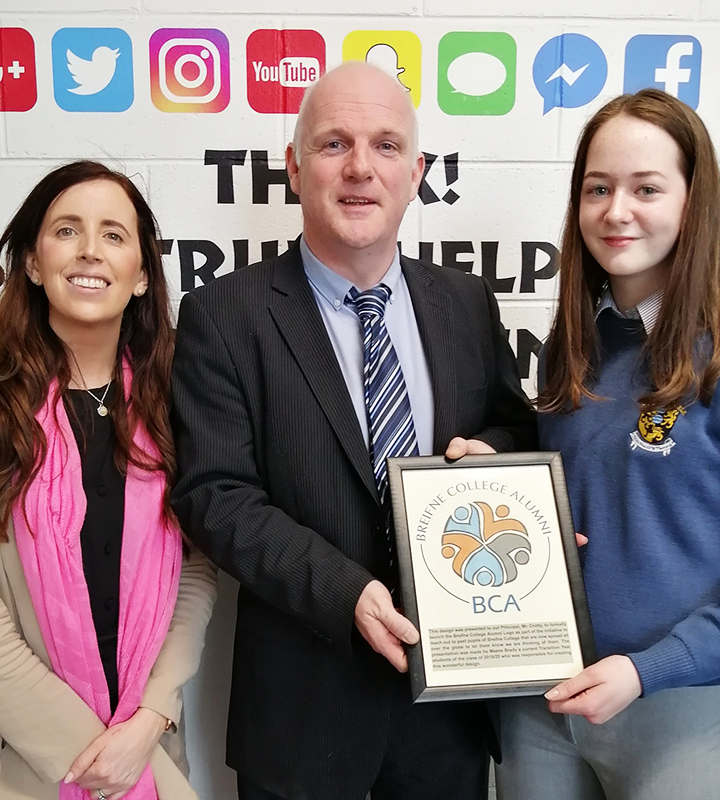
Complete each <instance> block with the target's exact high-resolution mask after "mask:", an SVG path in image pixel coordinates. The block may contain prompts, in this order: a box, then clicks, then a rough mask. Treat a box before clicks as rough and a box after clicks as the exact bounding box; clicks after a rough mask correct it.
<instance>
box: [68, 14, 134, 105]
mask: <svg viewBox="0 0 720 800" xmlns="http://www.w3.org/2000/svg"><path fill="white" fill-rule="evenodd" d="M52 64H53V85H54V90H55V102H56V103H57V104H58V105H59V106H60V108H62V109H63V110H64V111H96V112H97V111H110V112H118V111H127V109H128V108H130V106H131V105H132V104H133V100H134V97H135V95H134V87H133V61H132V41H131V40H130V37H129V36H128V34H127V33H126V32H125V31H123V30H121V29H120V28H61V29H60V30H59V31H57V33H56V34H55V35H54V36H53V39H52Z"/></svg>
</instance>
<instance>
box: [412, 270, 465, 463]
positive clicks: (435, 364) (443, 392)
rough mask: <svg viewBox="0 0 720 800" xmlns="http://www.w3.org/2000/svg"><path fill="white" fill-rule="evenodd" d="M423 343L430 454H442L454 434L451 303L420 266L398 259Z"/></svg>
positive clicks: (429, 274) (455, 404) (454, 384)
mask: <svg viewBox="0 0 720 800" xmlns="http://www.w3.org/2000/svg"><path fill="white" fill-rule="evenodd" d="M401 264H402V268H403V273H404V275H405V280H406V281H407V285H408V290H409V292H410V297H411V299H412V303H413V310H414V312H415V319H416V320H417V324H418V330H419V331H420V338H421V339H422V343H423V349H424V350H425V357H426V358H427V363H428V369H429V370H430V381H431V383H432V389H433V399H434V406H435V412H434V433H433V452H434V453H440V454H441V453H444V452H445V449H446V448H447V446H448V442H449V441H450V439H451V438H452V436H453V435H454V431H455V409H456V408H457V391H456V389H457V387H456V376H455V351H454V349H453V341H452V335H451V331H452V319H453V318H452V302H451V299H450V297H449V296H448V294H447V293H446V290H445V287H444V286H443V284H442V282H441V281H437V280H435V278H434V276H433V275H432V274H431V273H430V272H429V271H428V270H426V269H425V268H424V267H423V266H422V264H419V263H418V262H413V261H410V260H408V259H406V258H401Z"/></svg>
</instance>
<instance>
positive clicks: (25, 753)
mask: <svg viewBox="0 0 720 800" xmlns="http://www.w3.org/2000/svg"><path fill="white" fill-rule="evenodd" d="M104 730H105V725H103V723H102V722H101V721H100V719H99V717H98V716H97V715H96V714H95V712H94V711H92V709H90V707H89V706H88V705H86V703H85V702H84V701H83V700H82V699H81V698H80V697H79V696H78V695H77V694H76V693H75V692H74V691H73V690H72V689H71V688H70V686H69V685H68V684H67V683H65V681H63V680H61V679H60V678H58V676H57V675H55V673H54V672H52V671H51V670H50V669H48V667H46V666H45V664H44V663H43V662H42V661H41V660H40V659H39V658H38V657H37V656H36V655H35V653H34V652H33V651H32V650H31V648H30V646H29V645H28V644H27V642H26V641H25V640H24V639H23V638H22V636H21V635H20V633H19V632H18V630H17V628H16V626H15V623H14V622H13V621H12V618H11V616H10V613H9V611H8V608H7V606H6V605H5V603H3V602H2V600H0V737H2V738H3V739H5V740H6V741H7V742H8V744H9V745H10V746H11V747H12V748H13V749H14V750H15V751H16V752H17V753H18V754H19V755H20V756H22V758H24V759H25V761H27V763H28V764H29V765H30V767H31V768H32V769H33V770H34V771H35V772H36V773H37V774H38V776H39V777H40V778H41V779H42V780H44V781H47V782H48V783H58V782H59V781H61V780H62V779H63V778H64V777H65V775H66V774H67V771H68V769H70V765H71V764H72V762H73V761H74V760H75V759H76V758H77V757H78V756H79V755H80V753H81V752H82V751H83V750H84V749H85V748H86V747H87V746H88V745H89V744H90V743H91V742H92V741H93V740H94V739H96V738H97V737H98V736H99V735H100V734H101V733H102V732H103V731H104Z"/></svg>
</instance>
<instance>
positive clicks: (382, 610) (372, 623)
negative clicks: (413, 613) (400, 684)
mask: <svg viewBox="0 0 720 800" xmlns="http://www.w3.org/2000/svg"><path fill="white" fill-rule="evenodd" d="M355 624H356V625H357V629H358V630H359V631H360V633H361V634H362V635H363V636H364V637H365V639H367V641H368V642H369V643H370V645H371V646H372V649H373V650H374V651H375V652H376V653H380V655H382V656H385V658H387V660H388V661H389V662H390V663H391V664H392V665H393V666H394V667H395V669H397V670H398V671H399V672H407V668H408V666H407V656H406V655H405V650H404V649H403V642H405V643H406V644H416V643H417V641H418V640H419V639H420V634H419V633H418V632H417V630H415V626H414V625H413V624H412V622H410V620H409V619H408V618H407V617H403V615H402V614H400V613H399V612H398V611H397V610H396V609H395V606H394V605H393V601H392V597H391V596H390V592H389V591H388V590H387V589H386V588H385V586H384V585H383V584H382V583H380V581H370V583H368V585H367V586H366V587H365V588H364V589H363V591H362V594H361V595H360V598H359V600H358V602H357V606H355Z"/></svg>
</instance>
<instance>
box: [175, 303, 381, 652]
mask: <svg viewBox="0 0 720 800" xmlns="http://www.w3.org/2000/svg"><path fill="white" fill-rule="evenodd" d="M239 324H241V323H239ZM245 335H246V336H248V337H250V336H251V334H250V333H249V332H246V334H245ZM240 374H241V370H238V369H236V367H235V365H234V363H233V360H232V357H231V355H230V352H229V350H228V348H227V345H226V343H225V341H224V340H223V337H222V335H221V333H220V332H219V330H218V329H217V326H216V325H215V323H214V321H213V320H212V319H211V317H210V315H209V313H208V311H207V310H206V308H205V307H204V306H203V305H202V303H201V301H200V299H199V298H198V297H197V296H196V295H194V294H189V295H186V297H185V298H184V299H183V301H182V304H181V307H180V316H179V320H178V331H177V343H176V350H175V360H174V364H173V426H174V432H175V439H176V445H177V452H178V465H179V475H180V477H179V480H178V483H177V485H176V487H175V490H174V492H173V496H172V502H173V507H174V509H175V512H176V513H177V515H178V518H179V519H180V522H181V524H182V526H183V529H184V530H185V531H186V533H187V535H188V536H189V537H190V538H191V539H192V540H193V541H194V542H195V544H197V546H198V547H199V548H200V549H201V550H202V551H203V552H204V553H205V554H206V555H207V556H208V557H209V558H210V559H211V560H212V561H213V562H214V563H215V564H217V565H218V566H219V567H220V568H221V569H223V570H224V571H225V572H227V573H228V574H230V575H231V576H233V577H235V578H236V579H237V580H239V581H240V582H241V583H242V584H244V585H245V586H246V587H247V588H248V589H249V590H250V591H251V592H253V593H254V594H255V595H257V596H258V597H259V598H260V599H262V600H263V601H264V602H266V603H268V604H269V605H271V606H274V607H275V608H276V609H278V610H280V611H281V612H283V613H285V614H288V615H290V616H291V617H293V618H295V619H297V620H298V621H300V622H302V623H304V624H305V625H306V626H308V627H309V628H311V629H312V630H313V631H315V632H316V633H318V634H319V635H321V636H322V637H324V638H326V639H329V640H330V641H333V642H336V643H338V644H340V645H342V646H345V647H347V648H349V647H350V636H351V633H352V628H353V623H354V616H355V606H356V605H357V600H358V598H359V596H360V594H361V593H362V590H363V589H364V588H365V586H366V585H367V584H368V583H369V582H370V581H371V580H372V579H373V578H372V575H370V573H369V572H368V571H367V570H365V569H364V568H363V567H361V566H360V565H359V564H357V563H356V562H354V561H352V560H350V559H348V558H347V557H346V556H345V555H344V554H343V553H342V552H341V551H340V550H338V549H337V548H335V547H333V546H332V545H331V544H330V543H329V542H327V541H326V540H325V539H324V538H323V537H322V536H321V535H320V534H318V533H317V532H315V531H313V530H312V529H310V528H308V527H306V526H303V525H300V524H299V523H297V522H296V521H295V520H293V519H292V518H291V517H290V516H289V515H288V514H286V513H285V512H283V511H282V510H281V509H280V508H278V507H277V506H274V505H272V503H271V502H270V498H269V497H268V494H267V491H266V488H265V486H264V485H263V481H262V478H261V475H260V474H259V470H258V464H257V453H256V451H255V447H256V437H257V435H258V433H259V432H258V431H257V430H256V429H255V428H256V426H259V425H262V424H265V423H264V421H260V420H258V419H256V418H254V417H253V416H251V414H250V412H249V409H248V404H247V401H246V392H245V390H244V389H245V387H243V385H242V380H241V378H240ZM242 374H243V375H247V370H244V371H242ZM253 379H255V380H259V381H261V380H262V377H261V376H260V375H253ZM247 380H250V378H247ZM287 402H288V403H292V398H291V397H288V398H287ZM298 424H302V420H299V421H298Z"/></svg>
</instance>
